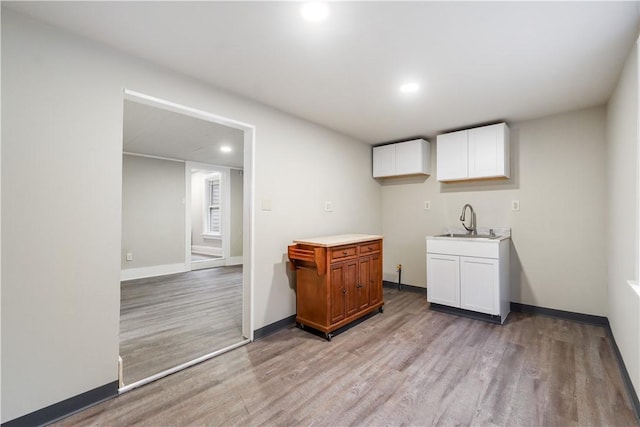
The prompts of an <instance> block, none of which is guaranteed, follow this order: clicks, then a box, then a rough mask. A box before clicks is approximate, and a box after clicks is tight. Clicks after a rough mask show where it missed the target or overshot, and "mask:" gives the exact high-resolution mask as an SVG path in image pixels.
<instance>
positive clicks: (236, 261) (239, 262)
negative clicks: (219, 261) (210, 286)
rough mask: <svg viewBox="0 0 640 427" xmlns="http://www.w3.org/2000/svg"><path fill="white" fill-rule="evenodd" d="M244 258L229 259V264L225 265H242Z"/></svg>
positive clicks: (234, 257) (233, 257)
mask: <svg viewBox="0 0 640 427" xmlns="http://www.w3.org/2000/svg"><path fill="white" fill-rule="evenodd" d="M242 262H243V256H242V255H240V256H232V257H229V258H227V263H226V264H225V265H242Z"/></svg>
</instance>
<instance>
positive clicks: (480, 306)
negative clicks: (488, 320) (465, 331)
mask: <svg viewBox="0 0 640 427" xmlns="http://www.w3.org/2000/svg"><path fill="white" fill-rule="evenodd" d="M498 274H499V270H498V260H497V259H489V258H472V257H463V256H462V257H460V308H463V309H465V310H473V311H478V312H480V313H486V314H500V312H499V304H498V285H499V284H498V278H499V276H498Z"/></svg>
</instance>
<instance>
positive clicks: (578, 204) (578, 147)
mask: <svg viewBox="0 0 640 427" xmlns="http://www.w3.org/2000/svg"><path fill="white" fill-rule="evenodd" d="M509 126H510V133H511V138H510V140H511V177H510V179H507V180H502V181H492V182H460V183H452V184H444V183H440V182H438V181H437V180H436V169H435V168H436V154H437V144H436V143H435V142H436V141H435V139H432V140H431V150H432V153H431V159H432V165H431V170H432V175H431V176H429V177H428V178H427V179H426V180H424V179H419V180H416V179H404V180H386V181H383V186H382V217H383V234H384V236H385V246H384V251H385V258H384V274H385V279H386V280H391V281H397V277H398V276H397V273H396V265H397V264H402V283H404V284H409V285H413V286H418V287H425V286H427V285H428V284H427V279H426V242H425V236H428V235H434V234H440V233H442V232H444V229H445V228H446V227H450V226H460V221H459V220H458V218H459V217H460V213H461V210H462V207H463V206H464V205H465V204H466V203H470V204H471V205H472V206H473V208H474V209H475V212H476V214H477V223H478V226H480V227H510V228H511V232H512V239H511V292H512V295H511V299H512V301H515V302H520V303H524V304H530V305H536V306H540V307H547V308H554V309H558V310H567V311H573V312H579V313H586V314H593V315H599V316H604V315H606V311H607V307H606V251H605V246H606V236H605V233H602V232H600V233H597V232H596V233H594V232H592V231H593V230H594V229H597V227H598V224H604V223H605V218H606V208H605V205H606V203H605V202H606V194H605V192H606V180H605V179H604V177H605V176H606V171H605V167H606V162H605V160H604V159H605V150H606V144H605V132H606V111H605V108H604V107H596V108H589V109H585V110H580V111H574V112H570V113H564V114H558V115H553V116H549V117H543V118H540V119H536V120H529V121H522V122H515V123H509ZM512 200H519V201H520V211H517V212H514V211H512V210H511V201H512ZM424 201H430V202H431V209H430V210H425V209H424ZM594 227H595V228H594Z"/></svg>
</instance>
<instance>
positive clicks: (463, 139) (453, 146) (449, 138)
mask: <svg viewBox="0 0 640 427" xmlns="http://www.w3.org/2000/svg"><path fill="white" fill-rule="evenodd" d="M436 150H437V159H436V165H437V175H438V181H455V180H459V179H466V178H467V174H468V171H467V163H468V159H467V155H468V154H467V153H468V147H467V131H466V130H461V131H458V132H451V133H445V134H442V135H438V138H437V147H436Z"/></svg>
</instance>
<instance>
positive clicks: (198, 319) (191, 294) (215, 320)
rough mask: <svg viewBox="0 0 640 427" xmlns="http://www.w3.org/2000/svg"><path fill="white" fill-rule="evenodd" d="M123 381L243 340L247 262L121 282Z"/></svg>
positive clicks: (137, 378) (155, 372)
mask: <svg viewBox="0 0 640 427" xmlns="http://www.w3.org/2000/svg"><path fill="white" fill-rule="evenodd" d="M120 300H121V305H120V356H121V357H122V359H123V368H124V375H123V377H124V383H125V384H131V383H133V382H135V381H138V380H141V379H143V378H147V377H149V376H151V375H153V374H157V373H158V372H161V371H164V370H166V369H169V368H172V367H174V366H178V365H180V364H182V363H185V362H188V361H191V360H193V359H195V358H197V357H200V356H203V355H205V354H208V353H212V352H214V351H216V350H219V349H222V348H224V347H227V346H229V345H232V344H235V343H238V342H239V341H241V340H242V266H233V267H217V268H210V269H206V270H197V271H190V272H187V273H179V274H172V275H168V276H162V277H152V278H147V279H137V280H129V281H125V282H122V284H121V296H120Z"/></svg>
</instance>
